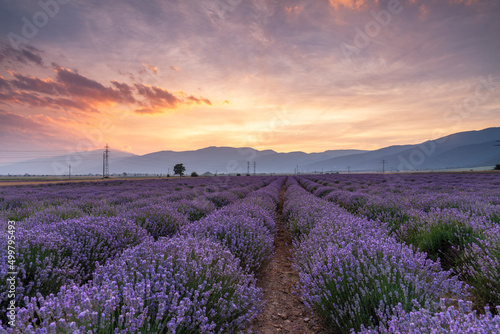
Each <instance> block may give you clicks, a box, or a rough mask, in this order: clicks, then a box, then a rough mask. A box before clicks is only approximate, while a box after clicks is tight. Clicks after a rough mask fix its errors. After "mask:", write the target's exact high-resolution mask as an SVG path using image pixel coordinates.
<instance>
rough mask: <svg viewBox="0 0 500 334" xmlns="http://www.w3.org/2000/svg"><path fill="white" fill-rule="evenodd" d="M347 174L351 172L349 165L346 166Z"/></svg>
mask: <svg viewBox="0 0 500 334" xmlns="http://www.w3.org/2000/svg"><path fill="white" fill-rule="evenodd" d="M347 174H351V166H347Z"/></svg>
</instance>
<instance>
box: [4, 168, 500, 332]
mask: <svg viewBox="0 0 500 334" xmlns="http://www.w3.org/2000/svg"><path fill="white" fill-rule="evenodd" d="M0 217H1V219H0V221H1V223H0V224H1V234H2V235H1V238H0V243H1V248H0V258H1V261H2V266H1V267H0V277H1V280H0V312H1V314H0V321H1V322H2V328H1V329H0V333H240V332H244V333H246V332H249V333H255V332H259V328H255V321H256V320H257V319H258V317H259V316H260V315H261V313H262V312H263V310H264V304H265V303H267V302H269V300H267V299H266V298H267V297H266V296H265V294H264V291H263V290H262V288H260V287H259V282H260V281H262V280H266V279H269V277H267V276H266V271H265V269H266V266H267V265H268V264H269V262H270V261H271V259H272V258H273V256H275V251H276V247H278V246H277V242H276V236H277V233H278V230H279V229H281V228H284V229H285V230H286V233H287V234H288V235H289V236H290V238H289V240H290V243H289V245H288V246H289V247H290V248H292V251H293V257H292V258H290V259H289V261H291V262H292V268H293V269H294V270H295V272H296V273H298V277H299V279H298V282H297V284H296V286H295V287H294V288H295V289H296V290H297V291H298V296H297V298H300V300H301V301H302V302H303V304H305V305H306V306H307V307H308V308H309V309H310V310H311V311H312V312H313V314H314V317H315V318H314V320H316V321H317V325H318V326H317V327H314V328H318V332H319V331H320V330H321V331H322V332H325V331H327V332H331V333H450V332H453V333H499V332H500V316H499V315H498V313H499V311H500V308H497V307H496V306H497V305H500V174H498V173H466V174H465V173H464V174H458V173H455V174H453V173H442V174H411V175H410V174H387V175H384V174H332V175H300V176H288V177H286V176H247V177H210V178H180V179H155V180H108V181H102V182H80V183H60V184H45V185H30V186H6V187H2V188H0ZM12 221H15V232H13V229H12V228H10V227H9V226H11V225H12V224H11V223H9V222H12ZM12 235H15V246H16V247H15V252H14V253H15V254H14V253H12V252H9V251H8V245H9V240H12V239H13V238H9V236H12ZM13 259H15V268H16V272H17V275H16V279H15V284H13V281H12V280H10V277H11V273H10V272H11V268H9V267H8V266H7V264H8V263H9V261H12V260H13ZM12 287H14V289H15V297H14V298H10V297H9V293H10V292H12ZM12 300H14V303H15V312H10V311H9V310H10V309H9V305H11V303H12ZM9 314H11V315H12V314H15V321H13V320H12V318H11V317H10V318H9V317H8V315H9ZM295 328H297V330H296V331H295V332H297V333H302V331H300V330H299V329H298V328H299V326H298V324H297V326H296V327H295ZM262 332H265V331H262Z"/></svg>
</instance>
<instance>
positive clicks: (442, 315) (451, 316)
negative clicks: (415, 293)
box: [353, 300, 500, 334]
mask: <svg viewBox="0 0 500 334" xmlns="http://www.w3.org/2000/svg"><path fill="white" fill-rule="evenodd" d="M416 306H417V307H416V309H417V310H416V311H412V312H407V311H405V310H404V309H403V307H402V305H397V306H396V307H395V309H394V313H395V316H394V317H393V318H392V319H391V320H389V321H388V323H387V326H384V327H380V328H379V329H378V330H376V329H366V328H363V329H362V330H361V331H359V332H358V334H392V333H408V334H448V333H481V334H495V333H500V316H498V315H496V316H493V315H492V313H491V312H490V310H489V308H486V312H485V313H486V314H481V315H477V314H476V311H472V302H466V301H463V300H459V301H458V308H456V307H455V306H449V307H448V308H446V307H445V306H444V303H443V310H442V311H441V312H436V313H434V312H431V311H429V310H428V309H425V308H420V307H419V305H416ZM498 311H500V306H498V307H497V312H498ZM353 332H354V331H353Z"/></svg>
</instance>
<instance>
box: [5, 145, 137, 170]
mask: <svg viewBox="0 0 500 334" xmlns="http://www.w3.org/2000/svg"><path fill="white" fill-rule="evenodd" d="M102 155H103V150H94V151H84V152H75V153H71V154H65V155H59V156H54V157H50V158H38V159H31V160H26V161H23V162H17V163H14V164H7V165H3V166H0V175H8V174H12V175H24V174H30V175H68V171H69V165H71V174H73V175H78V174H80V175H82V174H85V175H86V174H90V173H91V174H102V160H103V158H102ZM133 156H135V155H134V154H132V153H129V152H123V151H117V150H113V151H112V152H111V154H110V157H109V165H110V172H113V168H111V167H112V166H113V165H116V164H117V163H118V161H120V160H121V159H123V158H127V157H133Z"/></svg>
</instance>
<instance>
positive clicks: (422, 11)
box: [419, 3, 429, 20]
mask: <svg viewBox="0 0 500 334" xmlns="http://www.w3.org/2000/svg"><path fill="white" fill-rule="evenodd" d="M428 14H429V7H427V5H426V4H425V3H424V4H422V5H421V6H420V8H419V18H420V19H421V20H425V19H426V18H427V15H428Z"/></svg>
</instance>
